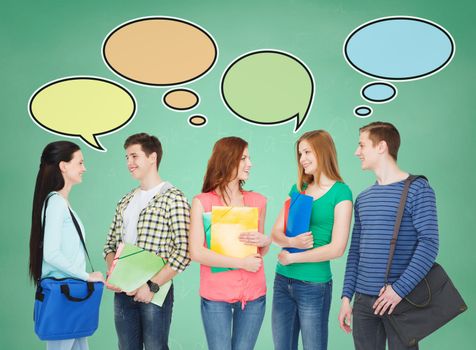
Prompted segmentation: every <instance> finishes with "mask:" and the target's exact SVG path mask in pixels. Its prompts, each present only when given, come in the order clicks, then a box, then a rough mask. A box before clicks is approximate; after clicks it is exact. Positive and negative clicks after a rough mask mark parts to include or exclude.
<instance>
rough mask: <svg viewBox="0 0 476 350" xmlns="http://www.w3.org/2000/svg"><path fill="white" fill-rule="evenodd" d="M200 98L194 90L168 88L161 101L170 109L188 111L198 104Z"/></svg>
mask: <svg viewBox="0 0 476 350" xmlns="http://www.w3.org/2000/svg"><path fill="white" fill-rule="evenodd" d="M199 101H200V99H199V97H198V95H197V93H196V92H195V91H192V90H188V89H174V90H169V91H167V92H166V93H165V94H164V97H163V98H162V102H163V103H164V105H165V106H166V107H168V108H170V109H172V110H179V111H188V110H190V109H193V108H195V107H197V106H198V103H199Z"/></svg>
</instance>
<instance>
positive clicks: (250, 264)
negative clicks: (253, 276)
mask: <svg viewBox="0 0 476 350" xmlns="http://www.w3.org/2000/svg"><path fill="white" fill-rule="evenodd" d="M262 262H263V260H262V258H261V255H259V254H254V255H250V256H247V257H246V258H242V259H241V266H240V268H241V269H243V270H246V271H249V272H256V271H258V270H259V268H260V267H261V264H262Z"/></svg>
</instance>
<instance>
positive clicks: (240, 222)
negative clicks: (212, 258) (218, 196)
mask: <svg viewBox="0 0 476 350" xmlns="http://www.w3.org/2000/svg"><path fill="white" fill-rule="evenodd" d="M250 231H258V208H253V207H221V206H213V207H212V225H211V239H210V249H211V250H213V251H214V252H217V253H219V254H222V255H226V256H230V257H234V258H245V257H247V256H250V255H254V254H257V253H258V248H257V247H256V246H250V245H246V244H244V243H243V242H241V241H240V239H239V237H240V234H241V233H243V232H250Z"/></svg>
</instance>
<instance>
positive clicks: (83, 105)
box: [28, 76, 136, 152]
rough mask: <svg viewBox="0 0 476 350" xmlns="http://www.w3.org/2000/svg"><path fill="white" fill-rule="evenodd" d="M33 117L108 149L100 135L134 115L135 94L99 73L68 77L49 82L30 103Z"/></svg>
mask: <svg viewBox="0 0 476 350" xmlns="http://www.w3.org/2000/svg"><path fill="white" fill-rule="evenodd" d="M28 109H29V113H30V116H31V118H32V119H33V121H34V122H35V123H36V124H37V125H38V126H40V127H41V128H43V129H45V130H47V131H49V132H51V133H54V134H58V135H63V136H69V137H79V138H81V139H82V140H83V141H84V142H85V143H86V144H87V145H88V146H90V147H92V148H93V149H95V150H98V151H103V152H105V151H106V149H105V148H104V147H103V146H102V145H101V144H100V143H99V141H98V139H97V137H98V136H101V135H105V134H110V133H113V132H115V131H117V130H119V129H120V128H122V127H124V126H125V125H127V124H128V123H129V122H130V121H131V120H132V118H133V117H134V114H135V111H136V102H135V99H134V96H133V95H132V93H131V92H129V91H128V90H127V89H126V88H124V87H122V86H120V85H119V84H117V83H115V82H113V81H110V80H106V79H103V78H98V77H90V76H87V77H66V78H61V79H59V80H55V81H52V82H49V83H47V84H45V85H43V86H42V87H40V88H39V89H38V90H37V91H35V92H34V93H33V95H32V96H31V98H30V101H29V103H28Z"/></svg>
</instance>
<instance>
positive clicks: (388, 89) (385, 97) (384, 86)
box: [360, 81, 397, 103]
mask: <svg viewBox="0 0 476 350" xmlns="http://www.w3.org/2000/svg"><path fill="white" fill-rule="evenodd" d="M360 95H361V96H362V98H363V99H365V100H367V101H369V102H372V103H387V102H390V101H392V100H393V99H394V98H395V97H397V88H396V87H395V86H394V85H393V84H390V83H385V82H379V81H377V82H372V83H368V84H366V85H364V87H363V88H362V90H360Z"/></svg>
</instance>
